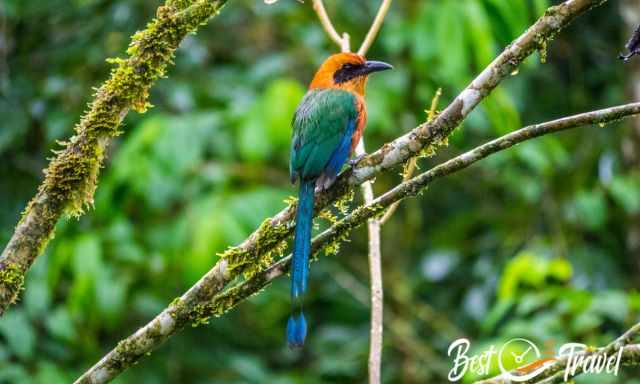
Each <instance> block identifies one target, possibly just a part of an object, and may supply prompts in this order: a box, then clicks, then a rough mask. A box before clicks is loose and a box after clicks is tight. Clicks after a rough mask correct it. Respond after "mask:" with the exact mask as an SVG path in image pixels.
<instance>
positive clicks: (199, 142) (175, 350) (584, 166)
mask: <svg viewBox="0 0 640 384" xmlns="http://www.w3.org/2000/svg"><path fill="white" fill-rule="evenodd" d="M378 3H379V2H378V1H373V0H354V1H349V2H346V1H335V0H327V8H328V11H329V14H330V15H332V18H333V21H334V23H335V24H336V25H337V28H338V30H340V31H343V30H346V31H348V32H350V34H351V38H352V44H353V45H354V47H357V46H358V44H359V43H360V41H361V39H362V37H363V36H364V34H365V33H366V31H367V29H368V27H369V25H370V23H371V20H372V18H373V16H374V15H375V12H376V10H377V6H378ZM159 4H160V2H159V1H151V0H127V1H116V0H74V1H72V0H51V1H21V0H3V1H2V2H0V240H1V242H2V243H3V244H4V243H6V242H7V241H8V239H9V237H10V236H11V234H12V231H13V227H14V225H15V223H16V222H17V220H18V219H19V214H20V211H21V210H22V209H23V208H24V206H25V204H26V203H27V202H28V200H29V199H30V198H31V197H32V196H33V194H34V193H35V191H36V188H37V186H38V184H39V183H40V181H41V180H42V172H41V170H42V169H43V168H44V167H45V166H46V164H47V158H49V157H51V156H52V153H51V150H52V149H55V148H57V145H56V140H64V139H65V138H67V137H69V136H70V135H71V133H72V128H73V125H74V124H75V123H76V122H77V121H78V119H79V116H80V114H81V112H82V111H83V109H84V108H85V107H86V103H87V102H89V101H90V100H91V97H92V93H93V91H92V87H96V86H98V85H99V84H100V83H101V82H102V81H103V80H104V79H106V78H107V76H108V73H109V69H110V65H109V64H107V63H106V62H105V59H106V58H108V57H116V56H121V55H123V54H124V51H125V49H126V47H127V45H128V42H129V36H130V35H131V34H133V33H134V32H135V31H136V30H138V29H141V28H143V26H144V25H145V23H146V22H147V21H148V20H150V19H151V18H152V17H153V15H154V12H155V9H156V7H157V6H158V5H159ZM547 5H548V1H547V0H535V1H527V0H431V1H426V0H425V1H411V0H397V1H395V2H394V4H393V6H392V8H391V11H390V13H389V15H388V17H387V19H386V22H385V25H384V27H383V29H382V31H381V35H380V37H379V38H378V40H377V41H376V43H375V44H374V46H373V47H372V49H371V50H370V52H369V54H368V56H369V57H370V58H374V59H379V60H384V61H387V62H390V63H392V64H394V66H395V68H396V69H395V70H394V71H391V72H385V73H384V74H381V75H378V76H375V77H374V78H373V79H372V80H371V81H370V82H369V86H368V95H367V104H368V107H369V124H368V129H367V131H366V134H365V137H366V139H367V146H368V148H369V149H373V148H376V147H378V146H379V145H381V144H383V143H384V142H386V141H389V140H391V139H393V138H394V137H397V136H399V135H401V134H402V133H404V132H406V131H408V130H409V129H411V128H413V127H415V126H416V125H417V124H419V123H420V122H422V121H424V120H425V116H426V115H425V109H428V106H429V104H430V102H431V98H432V97H433V95H434V93H435V91H436V89H437V88H438V87H442V88H443V96H442V98H441V101H440V108H443V107H444V106H445V105H446V103H448V102H450V101H451V100H452V99H453V97H455V95H457V93H458V92H459V91H461V90H462V89H463V87H464V86H465V85H466V84H467V83H468V82H469V81H470V80H471V79H472V78H473V77H474V76H475V74H477V73H479V71H480V70H481V69H482V68H484V67H485V66H486V65H487V64H488V63H489V62H490V61H491V60H492V59H493V58H494V57H495V56H496V55H497V54H498V53H499V52H500V51H501V50H502V48H503V47H505V46H506V45H507V44H508V43H509V42H510V41H512V40H513V39H514V38H515V37H517V36H518V35H520V34H521V33H522V32H523V31H524V30H525V29H526V27H527V26H529V25H530V24H531V23H532V22H533V21H534V20H535V19H536V17H537V16H539V15H541V14H542V12H543V11H544V9H545V8H546V6H547ZM626 6H628V7H627V8H625V7H626ZM635 12H640V5H638V4H637V3H636V2H634V1H627V2H624V1H610V2H608V3H607V4H606V5H605V6H603V7H600V8H598V9H597V10H595V11H593V12H591V13H589V14H588V15H586V16H583V17H580V18H579V19H577V20H576V21H575V23H574V24H573V25H572V26H571V27H570V28H568V29H567V30H566V31H564V32H562V33H561V34H560V35H559V36H558V37H557V38H556V40H555V41H553V42H552V43H550V45H549V50H548V52H546V63H541V61H542V60H541V56H540V55H538V54H534V55H533V56H532V57H530V58H529V59H528V60H527V61H526V63H525V64H524V65H523V66H521V68H520V71H519V73H517V74H514V76H513V77H511V78H510V79H507V80H506V81H504V82H503V84H502V85H501V86H500V87H499V88H498V89H496V91H495V92H494V93H493V95H492V96H491V97H489V98H488V99H486V100H485V101H483V103H482V105H481V106H480V107H479V108H478V109H477V110H476V111H474V112H473V113H472V115H471V116H470V117H469V118H468V119H467V120H466V121H465V123H464V124H463V125H462V127H460V128H458V129H457V130H456V131H455V133H454V134H453V136H452V137H451V138H450V141H449V146H448V147H446V148H441V149H440V150H439V152H438V154H437V156H436V157H435V158H430V159H426V160H421V161H420V167H421V169H422V170H426V169H428V168H429V167H430V166H431V165H434V164H436V163H438V162H439V161H442V160H444V159H447V158H449V157H451V156H453V155H455V154H458V153H461V152H462V151H464V150H467V149H470V148H472V147H474V146H475V145H478V144H480V143H482V142H484V141H487V140H489V139H491V138H494V137H496V136H498V135H501V134H504V133H506V132H509V131H512V130H514V129H517V128H519V127H521V126H523V125H526V124H530V123H535V122H541V121H545V120H550V119H553V118H556V117H560V116H564V115H567V114H571V113H577V112H582V111H588V110H592V109H597V108H602V107H606V106H610V105H613V104H618V103H624V102H628V101H633V100H634V99H635V97H634V94H633V90H634V86H635V87H640V82H637V81H636V80H635V78H636V77H637V76H638V75H639V72H638V66H637V65H636V64H623V63H622V62H621V61H619V60H617V59H616V57H617V55H618V53H620V52H622V50H623V46H624V43H625V41H626V38H627V37H628V34H629V29H630V28H631V27H632V24H633V23H634V22H635V21H634V20H635V19H633V17H634V15H635ZM335 50H336V47H335V46H334V45H332V43H331V42H330V41H329V39H328V37H327V36H326V35H325V33H324V32H323V30H322V28H321V26H320V24H319V23H318V21H317V19H316V15H315V14H314V13H313V11H312V9H311V5H310V1H306V2H305V4H301V3H299V2H297V1H293V0H280V1H278V2H277V3H276V4H275V5H265V4H264V3H263V2H262V1H259V0H244V1H240V0H234V1H230V2H229V4H228V5H227V6H226V7H225V9H224V10H223V11H222V13H221V14H220V15H219V16H218V17H217V18H215V19H214V20H212V21H211V22H210V23H209V25H207V26H204V27H201V28H200V29H199V31H198V34H197V35H193V36H189V37H188V38H187V39H186V41H185V42H184V43H183V44H182V46H181V48H180V49H179V50H178V52H177V55H176V58H175V62H176V66H175V67H173V68H171V69H170V70H169V73H168V75H169V78H168V79H163V80H161V81H159V82H158V83H157V85H156V86H155V87H154V88H153V89H152V93H151V103H152V104H154V105H155V107H154V108H152V109H151V110H150V111H149V112H147V113H146V114H144V115H140V114H136V113H133V112H132V113H130V114H129V115H128V116H127V118H126V119H125V122H124V131H125V133H124V134H123V135H122V136H121V137H119V138H118V139H117V140H116V141H115V142H114V144H113V145H112V146H111V147H110V148H109V152H110V153H109V155H108V159H107V163H106V165H105V168H104V169H103V170H102V174H101V175H100V181H99V187H98V190H97V193H96V196H95V207H94V208H89V209H87V213H86V214H85V215H84V216H83V217H82V218H80V219H79V220H76V219H65V220H63V221H61V222H60V223H59V225H58V227H57V230H56V237H55V239H53V240H52V241H51V242H50V244H49V246H48V247H47V249H46V252H45V254H44V255H43V256H41V257H40V258H38V260H37V262H36V263H35V265H34V266H33V268H32V270H31V271H30V273H29V275H28V278H27V281H26V290H25V291H24V292H23V293H22V296H21V300H20V303H19V304H18V305H17V306H14V307H12V308H11V309H10V310H9V311H8V312H7V313H6V314H5V315H4V316H3V317H2V318H1V319H0V382H3V383H4V382H7V383H58V382H60V383H62V382H70V381H72V379H75V377H77V376H78V375H79V374H80V373H81V372H82V371H84V370H85V369H87V368H88V367H89V366H90V365H92V364H93V363H94V362H96V361H97V360H98V359H99V358H100V357H101V356H102V355H103V354H104V353H106V352H107V351H108V350H110V349H111V348H113V347H114V346H115V345H116V343H117V341H118V340H120V339H121V338H123V337H125V336H127V335H129V334H131V333H132V332H134V331H135V330H136V329H137V328H138V327H139V326H141V325H143V324H145V323H146V322H147V321H149V320H150V319H151V318H152V317H153V316H155V314H157V313H158V312H159V311H161V310H162V309H163V308H164V307H165V306H166V305H168V303H169V302H171V300H172V299H173V298H174V297H176V296H179V295H180V294H181V293H182V292H184V291H185V290H186V289H187V288H188V287H189V286H191V285H192V284H193V283H194V282H195V281H196V280H197V279H198V278H199V277H200V276H201V275H202V274H204V273H205V272H206V271H207V270H208V269H209V268H210V267H211V266H213V265H214V263H215V262H216V260H217V256H216V253H217V252H221V251H223V250H224V249H225V248H226V247H228V246H230V245H234V244H237V243H239V242H240V241H241V240H243V239H244V238H245V237H246V236H247V235H248V234H249V233H250V232H251V231H252V230H253V229H255V228H256V227H257V226H258V225H259V224H260V223H261V222H262V221H263V220H264V218H266V217H268V216H269V215H272V214H274V213H276V212H278V211H279V210H280V209H282V208H283V207H284V206H285V203H284V202H283V200H284V199H285V198H287V197H288V196H290V195H295V194H296V191H295V188H294V187H293V186H291V185H290V184H289V182H288V174H287V173H288V166H287V161H288V155H289V140H290V125H289V123H290V120H291V115H292V113H293V110H294V109H295V107H296V105H297V103H298V102H299V100H300V98H301V96H302V95H303V93H304V92H305V87H306V84H307V83H308V82H309V81H310V79H311V77H312V75H313V73H314V70H315V68H316V67H317V66H318V65H319V64H320V63H321V62H322V61H323V60H324V59H325V58H326V57H327V55H329V54H330V53H333V52H334V51H335ZM543 56H545V55H543ZM636 60H640V59H636ZM633 124H634V122H633V120H627V121H624V122H621V123H615V124H609V125H607V126H605V127H585V128H581V129H577V130H573V131H571V132H566V133H561V134H557V135H553V136H547V137H544V138H541V139H536V140H534V141H530V142H527V143H525V144H523V145H519V146H517V147H516V148H513V149H510V150H508V151H505V152H503V153H501V154H499V155H496V156H494V157H491V158H489V159H487V160H484V161H482V162H481V163H479V164H477V165H474V166H473V167H472V168H471V169H469V170H466V171H463V172H460V173H458V174H456V175H454V176H452V177H448V178H446V179H443V180H439V181H437V182H436V183H434V184H433V185H432V186H431V187H430V188H429V189H428V190H427V191H426V192H425V193H424V194H422V195H421V196H420V197H419V198H418V199H412V200H410V201H406V202H405V203H403V204H402V205H401V207H400V209H399V210H398V212H397V213H396V214H395V216H394V217H393V218H392V220H391V221H390V222H389V223H388V224H387V225H386V226H385V227H384V229H383V233H382V250H383V270H384V277H385V281H384V284H385V301H386V302H385V304H386V307H385V311H386V312H385V347H384V361H383V367H382V368H383V374H384V379H385V382H388V383H395V382H406V383H425V382H445V381H446V375H447V373H448V370H449V369H450V368H451V359H450V358H449V357H447V355H446V351H447V347H448V346H449V344H450V343H451V342H452V341H453V340H455V339H457V338H460V337H469V338H470V339H471V340H472V343H473V344H472V348H473V350H474V351H478V352H480V351H482V350H483V349H484V348H486V347H488V345H490V344H495V345H496V346H497V347H499V346H500V345H501V343H502V342H504V341H506V340H508V339H510V338H512V337H526V338H529V339H531V340H533V341H535V342H536V343H538V345H539V346H541V348H542V347H543V346H544V347H545V348H547V347H548V348H550V349H552V350H554V349H557V347H558V346H559V345H561V344H563V343H565V342H570V341H574V342H583V343H586V344H589V345H604V344H606V343H608V342H609V341H610V340H612V339H613V338H614V337H616V336H617V335H619V334H621V333H622V332H623V331H624V330H625V329H626V328H627V327H629V326H630V325H631V324H633V323H635V322H637V321H638V318H639V313H640V294H639V293H638V287H639V285H640V278H639V276H640V274H639V272H640V258H639V256H640V252H639V250H640V198H639V197H638V196H639V193H640V172H639V171H638V164H639V163H640V160H639V159H640V157H639V156H638V153H639V152H640V140H638V137H640V134H639V133H638V132H640V130H639V129H638V128H634V127H633ZM638 126H639V127H640V125H638ZM398 172H400V169H398ZM399 180H400V176H399V175H398V174H396V173H393V172H392V173H389V174H386V175H383V176H380V177H378V178H377V179H376V184H375V190H376V191H377V192H378V193H380V192H382V191H384V190H386V189H388V188H390V187H391V186H393V185H394V184H395V183H397V182H398V181H399ZM360 200H361V198H360V196H358V197H357V198H356V202H359V201H360ZM319 221H320V225H321V226H322V227H324V226H326V225H327V223H326V222H324V221H322V220H319ZM366 252H367V249H366V234H365V230H364V229H362V228H361V229H359V230H357V231H356V232H354V233H353V234H352V236H351V241H350V242H349V243H346V244H344V245H343V246H342V248H341V250H340V253H339V256H338V257H330V258H325V257H322V258H321V259H320V262H318V263H314V264H313V265H312V274H311V282H310V287H311V292H310V295H309V297H308V299H307V305H306V311H307V312H308V319H309V321H310V334H309V337H308V342H307V346H306V347H305V349H304V350H303V351H302V352H297V351H290V350H288V349H287V347H286V345H285V342H284V325H285V322H286V318H287V315H288V311H289V295H288V282H287V279H280V280H279V281H277V282H276V283H274V284H273V285H272V286H270V287H268V288H267V289H265V290H264V291H262V292H261V293H260V294H259V295H257V296H255V297H253V298H252V299H251V300H249V301H248V302H245V303H243V304H242V305H240V306H239V307H238V308H236V309H235V310H233V311H232V312H231V313H229V314H227V315H225V316H224V317H223V318H218V319H212V320H211V322H210V325H208V326H201V327H198V328H194V329H191V328H190V329H187V330H186V331H184V332H182V333H180V334H178V335H177V336H176V337H173V338H172V339H171V340H170V341H169V342H168V343H166V344H165V345H164V346H163V347H162V348H161V349H160V350H158V351H156V352H154V353H153V354H152V355H151V356H150V357H147V358H145V359H143V361H142V362H141V363H140V364H138V365H136V366H134V367H133V368H131V369H130V370H129V371H127V372H126V373H125V374H123V375H122V376H121V377H120V378H118V379H117V380H116V381H115V382H116V383H152V384H153V383H211V382H216V383H246V382H269V383H329V382H332V383H334V382H338V383H351V382H364V381H365V377H366V371H367V353H368V332H369V306H368V300H369V299H368V288H367V284H368V266H367V258H366ZM492 373H497V368H496V367H495V366H494V367H493V371H492ZM633 373H634V371H633V370H632V369H631V368H624V369H623V375H622V376H624V377H630V376H634V375H633ZM636 373H637V371H636ZM625 375H626V376H625ZM472 379H474V377H473V376H472V375H468V376H467V380H469V381H470V380H472ZM578 382H580V383H610V382H625V383H631V382H632V381H631V380H630V379H625V378H614V377H612V376H602V377H595V376H590V377H587V376H585V377H582V378H580V379H579V380H578ZM635 382H640V381H635Z"/></svg>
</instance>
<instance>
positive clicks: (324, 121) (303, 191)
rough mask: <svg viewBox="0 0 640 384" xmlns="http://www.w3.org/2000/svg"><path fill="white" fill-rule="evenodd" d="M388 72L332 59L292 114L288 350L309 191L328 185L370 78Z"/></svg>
mask: <svg viewBox="0 0 640 384" xmlns="http://www.w3.org/2000/svg"><path fill="white" fill-rule="evenodd" d="M391 68H393V67H392V66H391V65H389V64H387V63H383V62H380V61H369V60H366V59H365V58H364V57H362V56H360V55H357V54H355V53H338V54H335V55H332V56H330V57H329V58H328V59H327V60H326V61H325V62H324V63H323V64H322V65H321V66H320V69H318V72H316V74H315V76H314V78H313V81H311V85H310V86H309V90H308V91H307V93H306V95H305V96H304V97H303V99H302V101H301V102H300V104H299V105H298V108H297V109H296V111H295V114H294V116H293V123H292V124H293V138H292V141H291V158H290V162H289V172H290V175H291V182H292V183H295V182H296V180H300V191H299V193H298V208H297V212H296V229H295V235H294V240H293V260H292V262H291V300H292V306H293V308H292V313H291V316H290V317H289V320H288V322H287V343H288V344H289V346H290V347H301V346H302V345H303V344H304V339H305V337H306V335H307V323H306V319H305V317H304V314H303V312H302V296H303V295H304V293H305V291H306V290H307V277H308V272H309V253H310V250H311V222H312V219H313V200H314V191H315V189H316V188H318V189H326V188H327V187H329V186H330V185H331V183H333V181H334V180H335V178H336V176H337V175H338V172H340V169H341V168H342V166H343V165H344V164H345V163H346V161H347V159H348V158H349V157H350V156H351V154H352V153H353V152H354V150H355V148H356V145H358V142H359V141H360V138H361V137H362V132H363V130H364V127H365V125H366V122H367V108H366V105H365V103H364V92H365V85H366V83H367V78H368V76H369V74H371V73H373V72H379V71H384V70H387V69H391Z"/></svg>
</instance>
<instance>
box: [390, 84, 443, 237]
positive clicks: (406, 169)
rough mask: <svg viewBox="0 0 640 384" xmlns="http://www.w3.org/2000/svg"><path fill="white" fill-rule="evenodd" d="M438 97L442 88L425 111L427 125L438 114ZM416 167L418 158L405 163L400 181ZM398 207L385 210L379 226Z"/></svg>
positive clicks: (395, 205)
mask: <svg viewBox="0 0 640 384" xmlns="http://www.w3.org/2000/svg"><path fill="white" fill-rule="evenodd" d="M440 96H442V88H438V90H437V91H436V94H435V95H434V96H433V99H431V106H430V107H429V111H427V123H429V122H431V120H433V118H434V117H435V116H436V113H437V112H438V101H439V100H440ZM417 165H418V156H414V157H412V158H410V159H409V161H407V162H406V163H405V165H404V170H403V172H402V181H407V180H409V179H410V178H411V177H412V176H413V172H414V171H415V169H416V167H417ZM399 205H400V203H395V204H393V205H391V206H390V207H389V209H387V212H385V213H384V215H383V216H382V217H381V218H380V224H381V225H384V224H385V223H386V222H387V221H389V219H390V218H391V216H393V214H394V213H395V211H396V210H397V209H398V206H399Z"/></svg>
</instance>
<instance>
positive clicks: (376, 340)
mask: <svg viewBox="0 0 640 384" xmlns="http://www.w3.org/2000/svg"><path fill="white" fill-rule="evenodd" d="M391 1H392V0H383V1H382V4H381V5H380V8H379V10H378V13H377V14H376V17H375V18H374V20H373V23H372V24H371V27H370V28H369V32H368V33H367V36H366V38H365V40H364V41H363V42H362V46H361V47H360V49H359V50H358V54H359V55H361V56H364V55H365V54H366V53H367V51H368V50H369V47H371V45H372V44H373V41H374V40H375V38H376V35H377V34H378V31H379V30H380V27H381V26H382V23H383V22H384V18H385V16H386V15H387V12H388V11H389V7H390V6H391ZM313 8H314V9H315V11H316V13H317V14H318V18H319V19H320V23H321V24H322V25H323V27H324V29H325V31H326V32H327V34H328V35H329V37H330V38H331V39H332V40H333V41H335V42H336V43H337V44H338V45H339V46H340V47H341V50H342V52H349V51H350V49H351V47H350V42H349V34H347V33H343V34H342V39H340V38H339V36H338V32H337V31H336V29H335V27H334V26H333V23H332V22H331V18H330V17H329V15H328V14H327V11H326V9H325V8H324V4H323V3H322V0H314V2H313ZM365 154H366V151H365V146H364V138H362V139H361V140H360V142H359V143H358V145H357V147H356V155H358V156H361V155H365ZM361 188H362V195H363V197H364V201H365V203H367V204H368V203H370V202H371V201H373V199H374V194H373V186H372V182H371V181H366V182H364V183H362V186H361ZM380 225H381V224H380V222H379V221H378V220H377V219H370V220H369V222H368V225H367V226H368V234H369V270H370V281H371V338H370V341H369V384H378V383H380V371H381V364H382V341H383V338H382V332H383V328H382V323H383V312H384V303H383V290H382V265H381V263H382V260H381V259H382V256H381V250H380Z"/></svg>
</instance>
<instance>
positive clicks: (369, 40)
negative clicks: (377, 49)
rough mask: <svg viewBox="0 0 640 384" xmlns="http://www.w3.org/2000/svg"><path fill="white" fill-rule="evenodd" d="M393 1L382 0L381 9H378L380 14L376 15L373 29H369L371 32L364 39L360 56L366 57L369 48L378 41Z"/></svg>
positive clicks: (359, 50) (359, 51)
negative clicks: (377, 37)
mask: <svg viewBox="0 0 640 384" xmlns="http://www.w3.org/2000/svg"><path fill="white" fill-rule="evenodd" d="M392 1H393V0H382V4H380V8H379V9H378V13H377V14H376V17H375V19H373V23H372V24H371V28H369V32H367V36H366V37H365V38H364V41H363V42H362V45H361V46H360V48H359V49H358V55H360V56H366V55H367V52H368V51H369V48H371V45H372V44H373V42H374V41H375V39H376V36H377V35H378V31H380V27H382V23H383V22H384V18H385V16H386V15H387V12H389V8H390V7H391V2H392Z"/></svg>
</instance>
